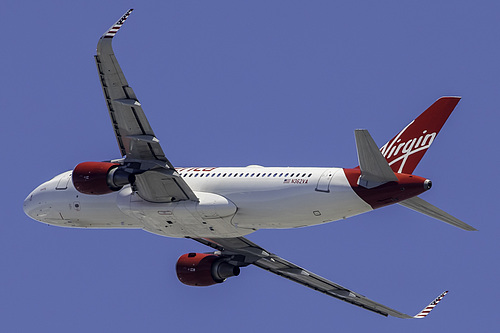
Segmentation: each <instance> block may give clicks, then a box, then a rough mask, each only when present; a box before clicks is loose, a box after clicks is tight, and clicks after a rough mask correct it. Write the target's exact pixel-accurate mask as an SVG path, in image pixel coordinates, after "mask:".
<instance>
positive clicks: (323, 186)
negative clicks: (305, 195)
mask: <svg viewBox="0 0 500 333" xmlns="http://www.w3.org/2000/svg"><path fill="white" fill-rule="evenodd" d="M337 171H338V169H328V170H326V171H325V172H323V174H322V175H321V177H320V178H319V180H318V185H317V186H316V191H319V192H330V182H331V181H332V178H333V176H334V175H335V173H336V172H337Z"/></svg>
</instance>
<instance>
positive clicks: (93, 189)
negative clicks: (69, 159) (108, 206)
mask: <svg viewBox="0 0 500 333" xmlns="http://www.w3.org/2000/svg"><path fill="white" fill-rule="evenodd" d="M119 166H120V164H116V163H109V162H83V163H80V164H78V165H77V166H76V167H75V169H74V170H73V175H72V178H73V185H74V186H75V188H76V189H77V191H78V192H80V193H83V194H93V195H100V194H108V193H111V192H113V191H118V190H120V189H121V188H122V187H123V186H124V185H126V184H129V183H130V182H131V177H133V175H131V174H129V173H128V172H125V171H124V170H122V169H120V168H119Z"/></svg>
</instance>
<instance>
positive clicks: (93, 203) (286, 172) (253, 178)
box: [24, 166, 372, 238]
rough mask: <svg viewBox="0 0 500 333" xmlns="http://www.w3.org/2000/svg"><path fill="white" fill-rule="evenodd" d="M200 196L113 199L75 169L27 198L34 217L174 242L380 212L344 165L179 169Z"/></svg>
mask: <svg viewBox="0 0 500 333" xmlns="http://www.w3.org/2000/svg"><path fill="white" fill-rule="evenodd" d="M177 172H178V173H179V174H180V175H181V176H182V177H183V179H184V180H185V181H186V183H187V184H188V185H189V187H190V188H191V189H192V190H193V191H194V193H195V194H196V196H197V197H198V199H199V202H195V201H179V202H171V203H151V202H147V201H145V200H143V199H142V198H141V197H139V196H138V195H137V193H135V192H133V191H132V188H131V186H125V187H124V188H122V189H121V190H120V191H117V192H113V193H110V194H105V195H86V194H82V193H80V192H78V191H77V190H76V189H75V188H74V186H73V184H72V181H71V173H72V171H68V172H65V173H62V174H60V175H58V176H56V177H55V178H53V179H52V180H50V181H48V182H46V183H44V184H42V185H40V186H39V187H37V188H36V189H35V190H34V191H33V192H32V193H31V194H30V195H29V196H28V197H27V198H26V200H25V202H24V210H25V211H26V213H27V214H28V215H29V216H31V217H32V218H34V219H36V220H38V221H41V222H44V223H49V224H52V225H58V226H65V227H77V228H140V229H144V230H146V231H149V232H152V233H155V234H159V235H163V236H168V237H224V238H229V237H238V236H244V235H246V234H249V233H252V232H254V231H255V230H258V229H270V228H271V229H281V228H297V227H304V226H310V225H315V224H321V223H326V222H331V221H336V220H340V219H343V218H346V217H349V216H353V215H357V214H361V213H364V212H367V211H370V210H372V208H371V206H370V205H368V204H367V203H366V202H364V201H363V200H362V199H361V198H359V197H358V195H356V193H355V192H354V191H353V189H352V188H351V186H350V185H349V182H348V181H347V178H346V176H345V173H344V170H343V169H341V168H307V167H304V168H300V167H289V168H281V167H272V168H268V167H260V166H249V167H238V168H225V167H224V168H178V169H177Z"/></svg>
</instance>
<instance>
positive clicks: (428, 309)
mask: <svg viewBox="0 0 500 333" xmlns="http://www.w3.org/2000/svg"><path fill="white" fill-rule="evenodd" d="M447 293H448V291H445V292H444V293H442V294H441V295H439V296H438V297H437V298H436V299H435V300H433V301H432V302H431V304H429V305H427V306H426V307H425V308H424V309H423V310H422V311H420V313H419V314H417V315H416V316H414V317H413V318H425V316H427V315H428V314H429V313H430V312H431V311H432V309H434V308H435V307H436V305H437V304H438V303H439V302H441V300H442V299H443V297H444V296H445V295H446V294H447Z"/></svg>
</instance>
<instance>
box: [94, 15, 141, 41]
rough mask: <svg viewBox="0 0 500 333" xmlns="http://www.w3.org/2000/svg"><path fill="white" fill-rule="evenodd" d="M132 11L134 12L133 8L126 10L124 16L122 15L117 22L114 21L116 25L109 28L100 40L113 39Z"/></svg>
mask: <svg viewBox="0 0 500 333" xmlns="http://www.w3.org/2000/svg"><path fill="white" fill-rule="evenodd" d="M133 10H134V9H133V8H131V9H129V10H127V12H126V13H125V14H123V16H122V17H120V19H119V20H118V21H116V23H115V24H113V25H112V26H111V28H109V29H108V31H106V32H105V33H104V35H102V37H101V38H113V37H115V35H116V33H117V32H118V30H120V28H121V27H122V25H123V23H125V20H126V19H127V18H128V17H129V15H130V13H132V11H133Z"/></svg>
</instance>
